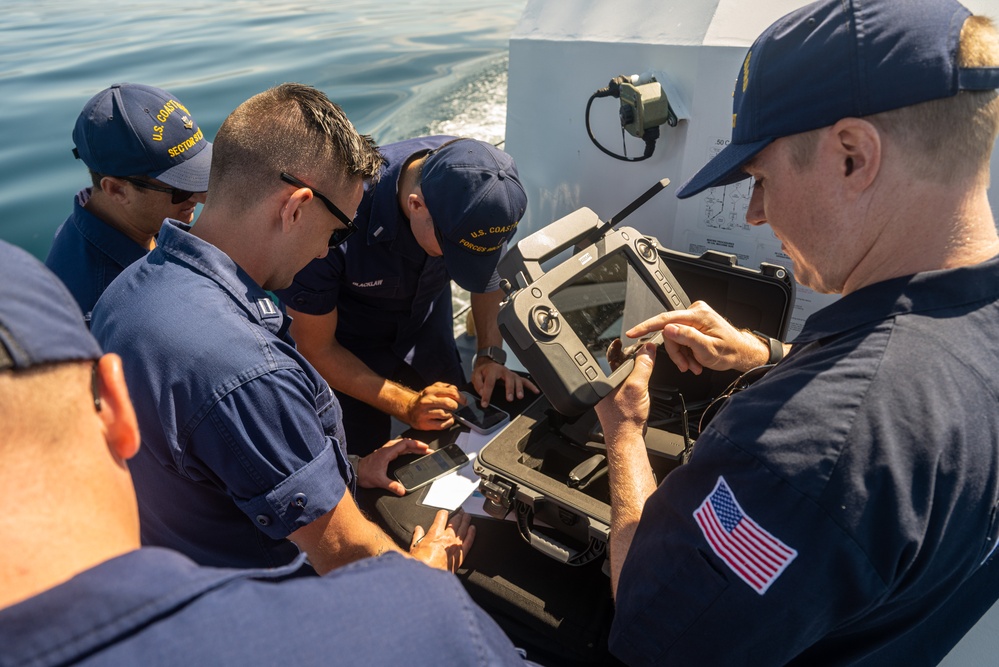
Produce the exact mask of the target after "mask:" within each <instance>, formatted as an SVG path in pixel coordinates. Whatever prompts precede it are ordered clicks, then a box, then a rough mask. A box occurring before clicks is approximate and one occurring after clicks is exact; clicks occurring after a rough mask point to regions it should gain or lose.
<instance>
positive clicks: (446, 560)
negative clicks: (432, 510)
mask: <svg viewBox="0 0 999 667" xmlns="http://www.w3.org/2000/svg"><path fill="white" fill-rule="evenodd" d="M473 541H475V526H473V525H472V518H471V517H470V516H469V515H468V514H466V513H465V512H462V511H461V510H458V512H456V513H455V515H454V516H452V517H451V518H450V519H449V518H448V512H447V510H441V511H439V512H437V516H435V517H434V522H433V523H432V524H430V528H429V530H427V531H424V530H423V527H422V526H417V527H416V530H414V531H413V541H412V542H411V543H410V546H409V554H410V555H411V556H412V557H413V558H416V559H417V560H420V561H423V562H424V563H426V564H427V565H429V566H430V567H436V568H437V569H439V570H447V571H448V572H457V571H458V568H459V567H461V564H462V562H463V561H464V560H465V556H466V555H468V550H469V549H471V548H472V542H473Z"/></svg>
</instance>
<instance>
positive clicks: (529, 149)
mask: <svg viewBox="0 0 999 667" xmlns="http://www.w3.org/2000/svg"><path fill="white" fill-rule="evenodd" d="M900 1H901V0H900ZM963 1H964V4H965V5H966V6H967V7H968V8H969V9H971V11H973V12H975V13H978V14H984V15H987V16H991V17H993V18H995V19H997V20H999V0H963ZM804 4H806V3H805V2H803V1H802V0H695V1H694V2H691V1H690V0H662V1H660V2H648V0H616V1H615V2H610V1H608V0H558V1H557V2H550V1H547V0H528V2H527V5H526V8H525V11H524V13H523V16H522V18H521V20H520V22H519V24H518V26H517V27H516V29H515V31H514V33H513V34H512V36H511V39H510V66H509V91H508V102H507V123H506V145H505V149H506V150H507V151H508V152H509V153H510V154H511V155H513V156H514V158H515V159H516V161H517V165H518V169H519V172H520V175H521V180H522V181H523V183H524V185H525V187H526V189H527V194H528V200H529V209H528V213H527V215H526V216H525V219H524V221H523V222H522V223H521V226H520V230H519V232H518V235H517V238H523V237H525V236H527V235H528V234H530V233H532V232H534V231H537V230H539V229H541V228H543V227H544V226H545V225H546V224H548V223H549V222H551V221H553V220H556V219H558V218H561V217H563V216H565V215H567V214H569V213H571V212H572V211H574V210H576V209H578V208H580V207H584V206H585V207H588V208H590V209H592V210H593V211H595V212H596V213H597V214H598V215H599V216H601V218H602V219H604V220H606V219H608V218H610V217H611V216H612V215H614V214H615V213H617V212H618V211H619V210H620V209H621V208H622V207H623V206H625V205H626V204H627V203H628V202H630V201H632V200H633V199H635V198H636V197H637V196H638V195H639V194H641V193H642V192H644V191H645V190H646V189H647V188H648V187H649V186H650V185H651V184H653V183H655V182H656V181H658V180H660V179H662V178H664V177H667V178H669V179H671V180H672V181H673V185H672V186H671V188H670V189H669V190H668V191H667V192H666V193H665V194H661V195H659V196H658V197H656V198H655V199H654V200H652V201H651V202H649V203H648V204H646V205H645V206H643V207H642V208H640V209H639V210H638V211H636V212H635V213H634V214H633V215H632V216H631V217H629V219H628V224H629V226H632V227H635V228H637V229H638V230H639V231H641V232H643V233H646V234H649V235H651V236H655V237H656V238H658V239H659V241H660V242H661V243H662V244H663V245H665V246H667V247H670V248H673V249H675V250H680V251H683V252H689V253H693V254H700V253H702V252H704V251H705V250H718V251H721V252H727V253H732V254H735V255H736V256H737V257H738V260H739V263H740V264H742V265H745V266H749V267H753V268H755V267H756V266H758V265H759V264H760V262H764V261H766V262H771V263H775V264H784V265H786V266H790V261H789V260H788V258H787V257H786V256H783V255H782V254H781V252H780V244H779V242H778V241H777V240H776V239H775V238H774V237H773V235H772V234H771V233H770V232H769V230H768V229H767V228H763V229H750V228H749V226H748V225H746V224H745V220H744V216H745V211H746V207H747V205H748V199H749V194H750V190H749V184H748V182H743V183H741V184H736V185H734V186H727V187H724V188H714V189H711V190H709V191H707V192H704V193H702V194H700V195H698V196H695V197H693V198H691V199H688V200H683V201H681V200H678V199H676V198H675V197H674V196H672V192H673V191H675V189H676V188H677V187H679V185H680V184H681V183H683V181H684V180H685V179H686V178H688V177H690V176H691V175H693V174H694V173H695V172H696V171H697V170H698V169H699V168H700V167H701V166H702V165H703V164H704V163H705V162H706V161H707V160H708V158H710V157H711V156H712V155H713V154H714V153H716V152H717V151H719V150H720V149H721V148H722V147H724V145H725V144H726V143H727V142H728V139H729V137H730V135H731V123H732V121H731V113H732V111H731V109H732V86H733V84H734V81H735V79H736V74H737V72H738V68H739V67H740V66H741V65H742V62H743V59H744V58H745V55H746V52H747V50H748V48H749V46H750V45H751V44H752V43H753V41H754V40H755V38H756V37H757V36H758V35H759V34H760V33H761V32H762V31H763V30H764V29H765V28H766V27H767V26H769V25H770V24H771V23H772V22H773V21H775V20H776V19H778V18H779V17H781V16H783V15H784V14H786V13H787V12H789V11H791V10H793V9H795V8H797V7H800V6H802V5H804ZM621 75H626V76H630V75H638V76H636V77H635V78H634V79H632V80H631V82H632V83H633V84H634V85H635V86H636V87H639V88H640V87H642V86H643V85H644V84H645V83H647V82H650V81H651V80H652V79H655V81H657V82H658V83H659V85H660V86H661V88H662V92H663V93H664V94H665V96H666V98H667V99H668V102H669V106H670V108H671V109H672V110H673V112H674V114H675V116H676V123H675V126H673V125H670V124H669V123H666V124H663V125H662V126H661V127H660V128H659V130H660V136H659V138H658V139H657V140H656V141H655V144H654V150H653V151H652V154H651V156H649V157H647V158H645V159H642V160H638V161H635V160H634V158H636V157H642V156H643V155H644V153H645V147H646V143H645V142H644V141H642V140H641V139H639V138H636V137H634V136H632V135H631V134H628V133H625V132H624V131H623V129H622V118H623V120H624V121H629V122H631V123H632V125H634V122H635V121H636V120H637V119H636V118H635V116H637V115H640V114H639V110H638V109H637V108H636V107H637V106H639V105H637V104H636V103H635V102H634V99H632V100H631V101H629V100H624V101H622V99H623V98H624V97H625V96H624V95H622V99H617V98H614V97H602V98H601V97H598V98H595V99H593V100H592V101H591V96H592V95H593V93H594V92H595V91H597V90H599V89H601V88H604V87H606V86H608V82H609V81H610V80H612V79H614V78H615V77H618V76H621ZM657 94H658V93H654V94H651V95H650V96H649V97H648V99H645V96H644V95H641V94H640V97H641V98H642V104H643V105H644V104H646V103H648V105H649V108H648V109H643V110H642V112H643V113H647V114H649V115H653V116H654V115H656V114H658V113H660V111H661V110H659V109H657V106H656V105H657V104H660V101H659V100H658V99H656V98H657ZM632 95H633V98H634V91H632ZM588 101H591V104H590V107H589V112H590V113H589V118H587V107H588ZM622 107H631V109H630V110H628V109H626V110H625V111H624V114H626V115H625V116H622V115H621V109H622ZM629 114H630V115H629ZM588 126H589V128H590V131H591V132H592V137H593V139H594V140H595V141H592V140H591V138H590V136H589V134H588V129H587V128H588ZM596 143H599V144H600V145H601V146H603V148H604V149H605V150H602V149H601V148H599V147H598V146H597V145H596ZM607 153H616V154H618V155H619V156H621V157H624V156H625V154H627V157H628V158H630V159H631V161H622V160H621V159H615V158H614V157H611V156H610V155H608V154H607ZM997 173H999V154H997V153H996V152H993V158H992V174H993V183H994V182H995V180H994V179H995V178H996V174H997ZM989 197H990V201H991V203H992V209H993V211H999V189H997V188H995V187H993V188H992V189H991V190H990V192H989ZM832 299H833V297H829V296H826V295H818V294H815V293H814V292H811V291H810V290H807V289H805V288H799V289H798V298H797V302H796V304H795V310H794V315H793V320H792V324H791V330H790V332H789V336H788V337H789V339H793V337H794V335H796V333H797V331H799V330H800V327H801V324H802V323H803V322H804V320H805V319H806V318H807V317H808V315H809V314H811V313H812V312H814V311H815V310H817V309H818V308H820V307H822V306H824V305H826V304H827V303H829V302H830V301H831V300H832ZM996 655H999V606H997V607H994V608H993V610H992V611H991V612H990V613H989V614H987V615H986V616H985V617H984V618H983V619H982V620H981V621H980V622H979V624H978V625H977V626H975V628H973V629H972V630H971V632H969V634H968V635H967V636H966V637H965V639H964V640H963V641H962V643H960V644H959V645H958V646H957V647H956V648H955V649H954V650H953V651H952V652H951V654H950V655H949V656H948V657H947V658H946V659H945V660H944V662H943V663H942V664H943V665H945V666H946V667H963V666H965V665H968V666H970V665H990V664H996V657H995V656H996Z"/></svg>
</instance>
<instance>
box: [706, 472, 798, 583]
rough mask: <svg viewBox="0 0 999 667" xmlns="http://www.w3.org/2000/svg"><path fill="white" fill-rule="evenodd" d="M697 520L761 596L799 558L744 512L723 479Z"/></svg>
mask: <svg viewBox="0 0 999 667" xmlns="http://www.w3.org/2000/svg"><path fill="white" fill-rule="evenodd" d="M694 519H695V520H696V521H697V525H698V526H700V527H701V532H702V533H704V537H705V539H707V541H708V544H710V545H711V549H712V550H713V551H714V552H715V553H716V554H717V555H718V557H719V558H721V559H722V560H723V561H725V564H726V565H728V566H729V567H730V568H732V571H733V572H735V573H736V574H737V575H739V578H740V579H742V580H743V581H745V582H746V583H747V584H749V585H750V587H752V589H753V590H754V591H756V592H757V593H759V594H760V595H763V594H764V593H766V592H767V589H768V588H770V585H771V584H773V583H774V582H775V581H777V577H779V576H780V575H781V573H782V572H783V571H784V570H785V569H787V566H788V565H790V564H791V561H793V560H794V559H795V557H797V555H798V552H797V551H795V550H794V549H792V548H791V547H789V546H787V545H786V544H784V543H783V542H781V541H780V540H778V539H777V538H776V537H774V536H773V535H771V534H770V533H768V532H767V531H765V530H764V529H763V528H762V527H761V526H760V525H759V524H758V523H756V522H755V521H753V520H752V519H751V518H749V516H748V515H746V513H745V512H743V511H742V508H741V507H740V506H739V503H738V501H737V500H736V499H735V495H733V494H732V489H730V488H729V486H728V482H726V481H725V478H724V477H719V478H718V483H717V484H715V488H714V490H713V491H712V492H711V493H709V494H708V496H707V498H705V499H704V502H703V503H701V506H700V507H698V508H697V509H696V510H694Z"/></svg>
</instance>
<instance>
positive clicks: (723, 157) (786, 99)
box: [598, 0, 999, 667]
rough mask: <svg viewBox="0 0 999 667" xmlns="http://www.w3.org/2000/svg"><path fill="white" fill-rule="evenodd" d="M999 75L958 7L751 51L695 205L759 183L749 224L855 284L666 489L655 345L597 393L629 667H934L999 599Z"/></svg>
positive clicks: (806, 33) (979, 21) (647, 328)
mask: <svg viewBox="0 0 999 667" xmlns="http://www.w3.org/2000/svg"><path fill="white" fill-rule="evenodd" d="M996 88H999V33H997V31H996V29H995V27H994V26H993V25H992V23H991V21H989V20H988V19H983V18H981V17H977V16H971V14H970V13H969V11H968V10H967V9H966V8H965V7H963V6H962V5H960V4H959V3H957V2H955V1H954V0H908V1H907V2H898V1H897V0H821V1H820V2H816V3H813V4H810V5H807V6H805V7H803V8H801V9H798V10H796V11H794V12H792V13H791V14H788V15H787V16H785V17H784V18H781V19H780V20H778V21H777V22H776V23H774V24H773V25H772V26H770V27H769V28H768V29H767V30H766V31H765V32H764V33H763V34H762V35H761V36H760V37H759V38H758V39H757V40H756V42H755V43H754V44H753V46H752V47H751V48H750V50H749V53H748V54H747V55H746V58H745V62H744V64H743V66H742V67H741V68H740V71H739V74H738V79H737V82H736V86H735V99H734V109H733V121H734V127H733V130H732V142H731V144H730V145H729V146H727V147H726V148H725V149H724V150H723V151H722V152H721V153H719V154H718V155H717V156H716V157H715V158H713V159H712V160H711V161H710V162H709V163H708V164H707V166H705V167H704V168H703V169H701V171H699V172H698V173H697V174H696V175H695V176H694V177H693V178H692V179H691V180H690V181H688V183H687V184H686V185H684V186H683V187H682V188H681V189H680V191H679V192H678V196H680V197H689V196H692V195H695V194H697V193H699V192H701V191H702V190H704V189H706V188H710V187H713V186H717V185H722V184H726V183H732V182H735V181H737V180H740V179H744V178H747V177H752V178H754V179H755V187H754V190H753V195H752V199H751V201H750V204H749V210H748V213H747V215H746V219H747V221H748V222H749V223H750V224H754V225H762V224H764V223H768V224H770V225H771V227H772V228H773V231H774V233H775V234H776V235H777V238H779V239H780V240H781V243H782V244H783V248H784V251H785V252H786V253H787V254H788V255H789V256H790V257H791V259H792V261H793V263H794V269H795V275H796V277H797V279H798V280H799V281H801V282H802V283H803V284H805V285H807V286H808V287H811V288H812V289H815V290H817V291H820V292H827V293H840V294H842V295H843V297H842V299H840V300H839V301H837V302H836V303H834V304H831V305H829V306H827V307H826V308H824V309H822V310H820V311H818V312H817V313H815V314H814V315H812V316H811V317H810V318H809V319H808V321H807V323H806V324H805V327H804V329H803V331H802V332H801V334H800V335H799V336H798V337H797V339H796V340H795V342H794V345H793V346H792V348H791V352H790V354H789V355H788V356H787V357H786V358H785V359H784V360H782V361H780V362H779V363H777V365H776V366H775V367H774V368H773V370H771V371H770V373H769V374H767V375H766V376H765V377H764V378H763V379H762V380H759V381H758V382H757V383H755V384H753V385H752V386H750V387H749V388H748V389H746V390H745V391H742V392H741V393H739V394H736V395H735V396H733V397H732V398H731V399H730V400H729V401H728V403H727V405H726V406H725V407H723V408H722V409H721V411H720V412H718V414H717V416H715V418H714V419H713V420H712V421H711V422H710V425H709V426H708V428H707V429H706V430H705V432H704V433H702V434H701V435H700V437H699V438H698V439H697V442H696V444H695V445H694V449H693V454H692V456H691V459H690V462H689V463H688V464H687V465H684V466H681V467H680V468H679V469H677V470H676V471H675V472H673V473H671V474H670V475H669V476H668V477H667V478H666V479H665V480H664V481H663V482H662V485H661V486H659V487H658V488H656V480H655V479H653V476H652V474H651V470H650V467H649V460H648V457H647V454H646V452H645V448H644V443H643V435H642V434H643V429H644V427H645V424H646V419H647V416H648V408H649V394H648V391H647V384H648V379H649V376H650V373H651V369H652V357H653V356H654V351H655V350H654V348H652V349H649V348H650V347H651V346H645V349H644V352H643V353H642V354H641V355H640V356H639V357H638V358H637V361H636V364H635V370H634V371H633V373H632V375H631V376H630V377H629V378H628V380H627V381H626V382H625V383H624V384H623V385H622V386H621V387H620V388H619V390H618V391H616V392H615V393H614V394H612V395H611V396H610V397H608V398H607V399H605V400H604V401H602V402H601V403H600V404H599V405H598V414H599V416H600V421H601V423H602V424H603V427H604V430H605V433H606V438H607V458H608V462H609V466H610V485H611V500H612V508H613V510H612V513H611V516H612V526H611V543H610V554H611V576H612V580H611V582H612V587H613V591H614V594H615V599H616V615H615V618H614V625H613V628H612V631H611V637H610V647H611V650H612V651H613V652H614V653H615V654H616V655H618V656H619V657H621V658H622V659H623V660H624V661H625V662H628V663H629V664H632V665H653V664H656V665H660V664H702V665H718V664H725V665H733V664H745V665H753V666H755V667H758V666H761V665H783V664H796V665H935V664H937V663H938V662H939V661H940V660H941V659H942V658H943V657H944V656H945V655H946V654H947V653H948V652H949V651H950V649H951V648H952V647H953V646H954V645H955V643H956V642H957V641H958V640H959V639H960V638H961V636H962V635H963V634H964V633H965V632H967V630H968V629H969V628H970V627H971V626H972V625H973V624H974V623H975V622H976V620H977V619H978V618H979V617H980V616H981V615H982V614H983V612H984V611H985V610H987V609H988V608H989V607H991V606H992V604H993V603H994V602H995V601H996V599H997V598H999V563H997V562H996V559H995V557H994V554H995V552H994V550H995V547H996V544H997V542H996V538H997V536H999V346H997V345H996V342H995V336H996V331H999V256H997V255H999V238H997V235H996V225H995V222H994V220H993V217H992V213H991V211H990V210H989V203H988V199H987V198H986V190H987V188H988V186H989V158H990V154H991V152H992V147H993V145H994V142H995V139H996V135H997V131H999V98H997V93H996V90H995V89H996ZM672 326H673V325H667V327H666V328H667V329H670V327H672ZM660 328H662V322H661V321H660V319H659V318H654V319H652V320H649V321H648V322H646V323H643V324H642V325H639V326H637V327H635V328H634V329H633V330H632V331H631V332H629V335H633V336H635V337H638V336H641V335H645V334H647V333H650V332H652V331H655V330H658V329H660Z"/></svg>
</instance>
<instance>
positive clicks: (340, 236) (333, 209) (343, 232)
mask: <svg viewBox="0 0 999 667" xmlns="http://www.w3.org/2000/svg"><path fill="white" fill-rule="evenodd" d="M281 180H282V181H284V182H285V183H290V184H291V185H294V186H295V187H299V188H308V189H309V190H312V194H313V195H315V196H316V198H317V199H319V201H321V202H322V203H323V204H325V205H326V208H327V209H329V212H330V213H332V214H333V217H335V218H336V219H337V220H339V221H340V222H342V223H343V224H344V227H345V228H344V229H336V230H334V231H333V234H332V236H330V243H329V247H330V248H335V247H337V246H338V245H340V244H341V243H343V242H344V241H346V240H347V239H348V238H349V237H350V235H351V234H353V233H354V232H356V231H357V227H355V226H354V221H353V220H351V219H350V218H348V217H347V214H346V213H344V212H343V211H341V210H340V209H339V208H338V207H337V205H336V204H334V203H333V202H331V201H330V200H329V198H328V197H327V196H326V195H324V194H323V193H321V192H319V190H316V189H315V188H314V187H312V186H311V185H306V184H305V183H303V182H302V181H300V180H298V179H297V178H295V177H294V176H292V175H291V174H288V173H285V172H283V171H282V172H281Z"/></svg>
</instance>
